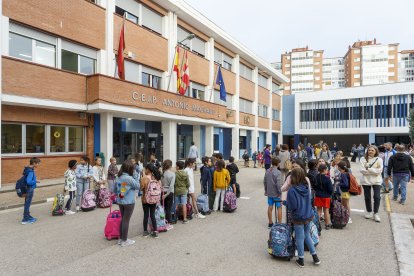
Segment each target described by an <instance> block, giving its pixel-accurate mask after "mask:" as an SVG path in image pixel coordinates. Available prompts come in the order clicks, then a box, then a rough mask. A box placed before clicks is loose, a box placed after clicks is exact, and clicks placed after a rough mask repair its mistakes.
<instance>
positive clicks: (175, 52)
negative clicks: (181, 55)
mask: <svg viewBox="0 0 414 276" xmlns="http://www.w3.org/2000/svg"><path fill="white" fill-rule="evenodd" d="M177 48H178V44H177V45H176V46H175V49H174V57H173V59H172V65H171V70H170V79H169V80H168V86H167V91H168V92H169V91H170V84H171V79H172V71H173V68H174V65H175V64H174V63H175V57H176V56H177Z"/></svg>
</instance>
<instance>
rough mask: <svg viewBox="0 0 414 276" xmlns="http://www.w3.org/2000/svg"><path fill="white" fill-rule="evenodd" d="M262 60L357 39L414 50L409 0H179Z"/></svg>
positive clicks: (338, 50)
mask: <svg viewBox="0 0 414 276" xmlns="http://www.w3.org/2000/svg"><path fill="white" fill-rule="evenodd" d="M185 1H186V2H187V3H188V4H190V5H191V6H193V7H194V8H195V9H197V10H198V11H200V12H201V13H202V14H204V15H205V16H206V17H207V18H209V19H210V20H211V21H213V22H214V23H215V24H216V25H218V26H219V27H220V28H222V29H223V30H224V31H226V32H227V33H228V34H230V35H231V36H232V37H233V38H235V39H236V40H238V41H239V42H241V43H242V44H243V45H245V46H247V47H248V48H249V49H250V50H252V51H254V52H255V53H256V54H257V55H258V56H259V57H261V58H263V59H264V60H266V61H268V62H275V61H280V55H281V54H282V53H284V52H285V51H288V52H289V51H290V50H291V49H292V48H300V47H305V46H306V45H308V46H309V49H313V50H325V52H324V57H341V56H344V55H345V53H346V51H347V49H348V46H349V45H351V44H352V43H353V42H355V41H358V40H372V39H374V38H376V39H377V42H378V43H381V44H390V43H400V46H399V50H408V49H414V22H413V21H414V20H413V18H414V16H413V10H414V0H393V1H389V0H387V1H386V0H312V1H309V0H254V1H251V0H249V1H248V0H185Z"/></svg>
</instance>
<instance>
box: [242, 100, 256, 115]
mask: <svg viewBox="0 0 414 276" xmlns="http://www.w3.org/2000/svg"><path fill="white" fill-rule="evenodd" d="M239 110H240V112H244V113H250V114H253V102H251V101H248V100H245V99H242V98H240V99H239Z"/></svg>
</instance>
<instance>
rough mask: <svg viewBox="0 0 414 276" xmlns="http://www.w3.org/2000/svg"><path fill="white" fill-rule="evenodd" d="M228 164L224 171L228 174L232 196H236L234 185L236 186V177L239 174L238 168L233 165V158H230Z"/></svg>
mask: <svg viewBox="0 0 414 276" xmlns="http://www.w3.org/2000/svg"><path fill="white" fill-rule="evenodd" d="M229 162H230V164H228V165H227V166H226V169H227V170H228V171H229V173H230V185H231V188H232V189H233V191H234V194H236V193H237V187H236V185H237V176H236V175H237V174H238V173H239V167H237V165H236V164H235V163H234V157H233V156H230V158H229Z"/></svg>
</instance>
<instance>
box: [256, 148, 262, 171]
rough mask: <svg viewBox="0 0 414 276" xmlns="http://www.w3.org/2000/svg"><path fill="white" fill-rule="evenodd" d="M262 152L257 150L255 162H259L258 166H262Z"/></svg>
mask: <svg viewBox="0 0 414 276" xmlns="http://www.w3.org/2000/svg"><path fill="white" fill-rule="evenodd" d="M262 161H263V153H262V152H260V151H259V154H257V162H258V163H259V168H261V167H262V166H263V162H262Z"/></svg>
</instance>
